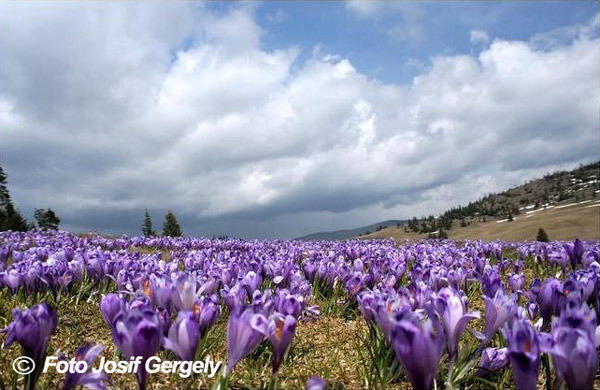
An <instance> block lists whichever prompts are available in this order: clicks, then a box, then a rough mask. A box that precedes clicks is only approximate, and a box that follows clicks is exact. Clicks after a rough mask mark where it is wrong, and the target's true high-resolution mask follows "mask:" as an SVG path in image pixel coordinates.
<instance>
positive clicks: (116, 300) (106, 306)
mask: <svg viewBox="0 0 600 390" xmlns="http://www.w3.org/2000/svg"><path fill="white" fill-rule="evenodd" d="M124 307H125V302H124V301H123V298H121V297H120V296H119V295H117V294H106V295H105V296H103V297H102V300H101V301H100V312H101V313H102V318H104V321H105V322H106V324H107V325H108V327H109V328H111V329H112V324H113V320H114V319H115V317H116V316H117V314H119V312H120V311H121V310H122V309H123V308H124Z"/></svg>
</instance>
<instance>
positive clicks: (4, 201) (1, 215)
mask: <svg viewBox="0 0 600 390" xmlns="http://www.w3.org/2000/svg"><path fill="white" fill-rule="evenodd" d="M0 230H15V231H22V232H24V231H26V230H27V221H26V220H25V218H23V216H22V215H21V213H19V210H17V209H16V208H15V206H14V205H13V204H12V200H11V199H10V194H9V192H8V187H7V186H6V174H5V173H4V170H3V169H2V167H1V166H0Z"/></svg>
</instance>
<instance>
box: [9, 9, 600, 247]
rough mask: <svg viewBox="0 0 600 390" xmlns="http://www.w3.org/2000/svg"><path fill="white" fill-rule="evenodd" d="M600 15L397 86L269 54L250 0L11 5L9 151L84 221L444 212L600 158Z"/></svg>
mask: <svg viewBox="0 0 600 390" xmlns="http://www.w3.org/2000/svg"><path fill="white" fill-rule="evenodd" d="M360 4H362V3H360ZM360 4H359V5H360ZM349 7H350V8H352V7H354V5H351V6H349ZM355 11H357V12H359V13H361V12H362V13H363V14H364V15H370V13H372V12H375V13H376V12H380V10H378V9H367V8H365V9H362V8H361V9H356V10H355ZM397 12H401V13H403V15H405V16H406V18H407V20H408V19H410V20H413V21H416V22H418V20H419V19H420V18H422V17H423V15H422V13H420V11H419V8H418V7H417V8H415V9H412V8H410V7H409V8H406V7H405V8H402V9H399V10H397ZM594 23H597V22H593V23H591V24H590V25H588V26H572V27H571V28H569V29H564V30H561V31H558V32H556V31H554V32H549V33H548V35H547V36H544V35H543V34H538V35H536V36H535V37H534V38H532V40H531V41H530V42H523V41H505V40H500V39H494V38H493V37H489V42H487V41H485V40H482V39H478V40H476V41H477V45H479V46H481V45H483V47H484V48H483V50H482V51H481V53H480V54H478V55H476V56H475V55H442V56H438V57H434V58H432V60H431V66H429V67H428V68H425V69H422V70H421V73H420V74H419V76H417V77H416V78H415V79H414V80H413V82H412V83H411V84H409V85H395V84H383V83H381V82H378V81H375V80H372V79H369V78H368V77H367V76H365V75H364V74H362V73H361V72H360V71H358V70H357V69H355V68H354V67H353V65H352V64H351V63H350V62H349V61H348V60H347V59H344V58H341V57H339V56H336V55H335V53H322V52H321V51H320V50H314V51H313V56H312V57H310V58H309V59H308V60H306V61H302V62H300V61H299V60H298V57H299V50H298V49H297V48H296V47H295V46H289V47H281V48H279V49H278V50H275V51H266V50H264V49H263V48H262V46H261V37H262V36H263V35H264V32H263V29H262V28H261V26H259V25H258V24H257V22H256V18H255V15H254V6H253V5H251V4H250V5H247V4H242V5H239V6H236V7H230V8H229V9H227V10H226V11H223V12H219V13H215V12H213V11H211V10H208V9H205V7H203V6H202V5H201V4H195V3H194V4H187V3H180V2H173V3H150V4H144V5H143V6H142V5H141V4H136V3H106V4H104V3H85V4H84V3H61V4H53V5H49V4H48V5H46V4H43V3H36V7H30V6H23V5H22V4H19V3H1V4H0V129H1V130H0V131H1V133H2V142H1V144H0V155H1V157H2V164H3V166H4V168H5V169H6V171H7V172H8V174H9V178H10V188H11V191H12V193H13V197H14V198H15V200H16V201H17V203H18V205H19V207H20V208H21V209H22V210H23V211H24V212H25V213H26V214H27V215H31V214H32V211H33V208H34V207H52V208H53V209H55V210H56V211H57V212H58V213H59V215H60V216H61V217H62V220H63V225H64V227H66V228H68V229H72V230H82V231H86V230H100V231H104V232H114V233H120V232H124V233H129V234H133V233H136V232H138V231H139V225H140V222H141V219H142V214H143V210H144V208H149V209H150V210H151V213H152V215H153V217H154V222H155V227H156V228H158V229H160V227H161V225H162V217H163V215H164V213H165V212H166V210H169V209H171V210H174V211H175V212H176V214H177V215H178V217H179V219H180V221H181V223H182V225H183V227H184V230H185V231H186V232H188V233H189V234H204V235H213V234H228V235H230V236H242V237H294V236H298V235H301V234H304V233H309V232H312V231H316V230H327V229H338V228H343V227H353V226H357V225H361V224H367V223H373V222H376V221H378V220H382V219H389V218H403V217H410V216H413V215H424V214H430V213H435V212H441V211H443V210H444V209H445V208H447V207H449V206H452V205H455V204H456V203H459V202H464V201H468V200H472V199H475V198H477V197H478V196H481V195H483V194H485V193H488V192H491V191H497V190H501V189H503V188H506V187H508V186H511V185H514V184H519V183H521V182H523V180H524V179H525V178H531V177H535V176H537V175H540V174H543V173H545V172H547V171H549V170H552V169H556V168H567V167H571V166H573V165H576V164H577V163H579V162H581V161H589V160H592V159H595V158H597V157H598V151H597V146H598V139H599V134H598V128H599V123H598V122H599V118H598V112H597V107H598V103H599V92H598V91H599V88H598V74H597V69H598V66H599V57H600V56H599V48H598V45H597V42H596V40H595V39H594V38H592V36H591V34H590V31H591V29H592V27H593V26H594ZM480 35H481V34H480ZM40 37H43V39H41V38H40ZM240 38H243V39H240ZM541 43H543V45H542V44H541Z"/></svg>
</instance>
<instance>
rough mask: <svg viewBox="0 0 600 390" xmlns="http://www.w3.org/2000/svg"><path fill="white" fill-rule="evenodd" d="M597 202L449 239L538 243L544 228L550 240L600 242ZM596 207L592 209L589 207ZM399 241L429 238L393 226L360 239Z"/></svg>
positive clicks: (474, 228) (460, 230) (456, 230)
mask: <svg viewBox="0 0 600 390" xmlns="http://www.w3.org/2000/svg"><path fill="white" fill-rule="evenodd" d="M596 205H598V203H596V201H594V202H589V203H584V204H579V205H577V206H571V207H565V208H561V209H556V208H552V209H548V210H542V211H538V212H535V213H532V214H529V216H526V215H525V214H520V215H518V216H516V217H515V219H514V221H512V222H502V223H497V220H488V221H487V222H473V223H472V224H471V225H469V226H467V227H459V226H457V225H458V223H456V222H455V223H454V227H453V228H452V229H451V230H449V231H448V232H447V233H448V237H449V238H451V239H455V240H461V239H471V240H475V239H481V240H484V241H492V240H504V241H523V240H535V238H536V235H537V232H538V229H539V228H543V229H544V230H545V231H546V233H547V234H548V237H549V238H550V240H572V239H575V238H582V239H587V240H595V241H599V240H600V207H599V206H596ZM589 206H593V207H589ZM387 237H392V238H394V239H395V240H396V241H403V240H411V241H412V240H419V239H424V238H427V234H417V233H406V232H405V231H404V228H402V227H400V228H398V227H391V228H387V229H383V230H380V231H378V232H375V233H371V234H369V235H366V236H362V237H360V238H387Z"/></svg>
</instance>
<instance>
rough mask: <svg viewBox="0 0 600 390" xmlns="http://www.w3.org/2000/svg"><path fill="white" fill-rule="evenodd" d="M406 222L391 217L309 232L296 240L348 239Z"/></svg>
mask: <svg viewBox="0 0 600 390" xmlns="http://www.w3.org/2000/svg"><path fill="white" fill-rule="evenodd" d="M404 222H406V221H404V220H400V219H389V220H387V221H383V222H378V223H374V224H371V225H367V226H362V227H359V228H355V229H346V230H335V231H332V232H319V233H312V234H307V235H306V236H302V237H298V238H296V240H302V241H310V240H316V241H318V240H346V239H349V238H354V237H357V236H359V235H361V234H368V233H373V232H376V231H378V230H382V229H384V228H387V227H390V226H397V225H398V224H400V225H402V224H404Z"/></svg>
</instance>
